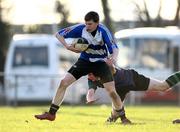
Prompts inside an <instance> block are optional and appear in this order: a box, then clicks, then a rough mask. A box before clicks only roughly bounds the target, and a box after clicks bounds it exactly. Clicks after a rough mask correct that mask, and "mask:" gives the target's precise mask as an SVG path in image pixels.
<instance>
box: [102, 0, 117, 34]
mask: <svg viewBox="0 0 180 132" xmlns="http://www.w3.org/2000/svg"><path fill="white" fill-rule="evenodd" d="M101 3H102V8H103V13H104V24H105V25H106V26H107V27H108V28H109V30H111V31H112V32H113V33H114V28H113V25H112V19H111V17H110V9H109V7H108V1H107V0H101Z"/></svg>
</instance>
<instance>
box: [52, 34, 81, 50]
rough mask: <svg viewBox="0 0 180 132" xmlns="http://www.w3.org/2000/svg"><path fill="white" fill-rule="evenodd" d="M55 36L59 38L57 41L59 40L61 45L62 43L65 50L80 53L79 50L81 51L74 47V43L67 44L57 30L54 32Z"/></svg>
mask: <svg viewBox="0 0 180 132" xmlns="http://www.w3.org/2000/svg"><path fill="white" fill-rule="evenodd" d="M55 36H56V38H57V39H58V40H59V42H60V43H61V44H62V45H64V47H65V48H66V49H67V50H70V51H73V52H75V53H80V52H81V51H80V50H78V49H76V48H74V44H70V45H69V44H67V43H66V41H65V39H64V37H63V36H61V35H59V33H58V32H57V33H56V34H55Z"/></svg>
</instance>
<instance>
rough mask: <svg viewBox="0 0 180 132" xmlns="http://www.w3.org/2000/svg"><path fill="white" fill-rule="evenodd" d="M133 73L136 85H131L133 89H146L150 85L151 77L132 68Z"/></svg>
mask: <svg viewBox="0 0 180 132" xmlns="http://www.w3.org/2000/svg"><path fill="white" fill-rule="evenodd" d="M131 72H132V74H133V81H134V86H132V87H131V89H130V90H132V91H146V90H147V89H148V87H149V83H150V79H149V78H148V77H146V76H144V75H142V74H139V73H138V72H136V71H135V70H131Z"/></svg>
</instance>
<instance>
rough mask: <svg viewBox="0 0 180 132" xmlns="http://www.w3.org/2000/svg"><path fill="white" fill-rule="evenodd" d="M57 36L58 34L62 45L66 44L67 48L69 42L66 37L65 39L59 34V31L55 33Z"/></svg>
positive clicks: (57, 36)
mask: <svg viewBox="0 0 180 132" xmlns="http://www.w3.org/2000/svg"><path fill="white" fill-rule="evenodd" d="M55 36H56V38H57V39H58V40H59V42H60V43H61V44H62V45H64V47H66V48H67V47H68V44H67V43H66V41H65V39H64V37H63V36H61V35H59V33H58V32H57V33H56V34H55Z"/></svg>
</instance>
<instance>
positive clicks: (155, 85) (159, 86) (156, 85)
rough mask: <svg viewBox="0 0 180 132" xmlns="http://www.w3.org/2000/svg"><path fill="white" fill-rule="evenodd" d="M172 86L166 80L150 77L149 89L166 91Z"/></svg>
mask: <svg viewBox="0 0 180 132" xmlns="http://www.w3.org/2000/svg"><path fill="white" fill-rule="evenodd" d="M169 88H170V87H169V85H168V83H167V82H166V81H160V80H156V79H152V78H151V79H150V82H149V86H148V90H152V91H166V90H168V89H169Z"/></svg>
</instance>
